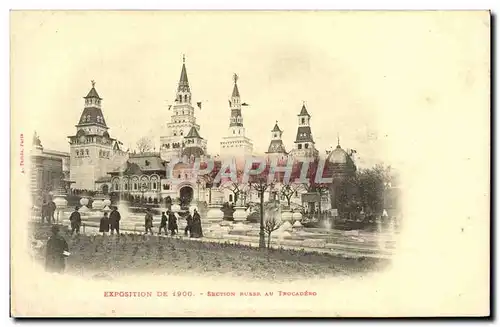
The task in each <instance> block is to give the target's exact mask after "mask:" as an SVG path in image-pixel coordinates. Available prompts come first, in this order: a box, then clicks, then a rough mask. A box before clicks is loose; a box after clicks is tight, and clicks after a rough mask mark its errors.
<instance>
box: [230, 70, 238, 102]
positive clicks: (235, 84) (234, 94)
mask: <svg viewBox="0 0 500 327" xmlns="http://www.w3.org/2000/svg"><path fill="white" fill-rule="evenodd" d="M233 81H234V87H233V94H232V95H231V96H232V97H233V98H235V97H236V98H239V97H240V91H239V90H238V84H237V83H238V75H236V74H234V75H233Z"/></svg>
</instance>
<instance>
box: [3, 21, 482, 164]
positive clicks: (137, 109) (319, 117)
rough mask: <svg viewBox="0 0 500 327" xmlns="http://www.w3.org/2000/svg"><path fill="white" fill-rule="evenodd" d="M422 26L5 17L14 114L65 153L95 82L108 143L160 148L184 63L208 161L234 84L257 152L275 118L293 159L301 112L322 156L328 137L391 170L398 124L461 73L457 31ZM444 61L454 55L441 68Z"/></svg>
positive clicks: (437, 24)
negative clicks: (145, 139) (150, 143)
mask: <svg viewBox="0 0 500 327" xmlns="http://www.w3.org/2000/svg"><path fill="white" fill-rule="evenodd" d="M429 18H430V17H428V15H425V14H420V15H419V14H416V15H407V16H406V15H397V14H391V13H383V14H380V13H379V14H371V13H362V12H361V13H360V12H358V13H349V12H342V13H331V12H330V13H329V12H323V13H314V12H309V13H303V12H302V13H298V12H296V13H287V12H280V13H279V12H269V13H258V14H256V13H252V12H245V13H242V12H240V13H236V12H235V13H223V12H218V13H210V14H207V13H201V12H199V13H168V12H107V13H105V12H100V13H98V12H93V13H92V12H71V13H68V12H66V13H64V12H58V13H55V12H52V13H50V12H46V13H17V14H15V15H13V19H12V39H11V41H12V59H11V60H12V67H13V68H12V87H13V93H12V94H13V96H12V105H13V110H16V108H19V110H23V112H24V113H25V116H24V117H25V118H24V119H25V120H27V121H26V122H24V123H25V124H26V129H27V131H26V134H30V135H31V132H29V128H28V126H29V127H30V128H32V129H35V130H36V131H37V132H38V134H39V135H40V137H41V140H42V143H43V145H44V146H45V147H47V148H51V149H54V150H61V151H69V145H68V141H67V138H66V136H68V135H72V134H74V133H75V131H76V130H75V126H74V125H75V124H76V123H77V121H78V119H79V117H80V114H81V112H82V110H83V104H84V100H83V98H82V97H83V96H85V95H86V94H87V93H88V91H89V89H90V87H91V84H90V81H91V80H95V81H96V89H97V91H98V93H99V95H100V96H101V97H102V98H103V99H104V100H103V102H102V108H103V113H104V116H105V119H106V122H107V124H108V126H109V127H110V134H111V136H112V137H116V138H118V139H119V140H121V141H122V142H123V143H124V144H125V145H126V146H130V147H134V146H135V143H136V141H137V140H138V139H139V138H140V137H141V136H149V137H151V138H152V139H153V140H154V142H155V144H156V148H157V149H158V147H159V140H160V135H164V134H165V130H166V123H167V122H168V121H169V120H170V114H171V112H170V111H168V110H167V108H168V104H172V103H173V100H174V95H175V91H176V88H177V83H178V80H179V76H180V71H181V65H182V55H183V54H185V55H186V66H187V73H188V78H189V83H190V86H191V91H192V93H193V104H195V103H196V102H197V101H201V102H202V103H203V105H202V110H196V117H197V122H198V123H199V124H200V125H201V130H200V134H201V136H202V137H204V138H206V139H208V149H209V152H210V153H211V154H217V153H219V149H220V141H221V138H222V137H223V136H225V135H227V133H228V132H227V131H228V126H229V115H230V110H229V107H228V99H229V97H230V95H231V91H232V75H233V73H237V74H238V75H239V77H240V78H239V81H238V84H239V90H240V94H241V97H242V101H243V102H247V103H249V104H250V106H249V107H243V117H244V124H245V127H246V130H247V136H248V137H250V138H251V139H252V140H253V142H254V149H255V151H256V152H264V151H266V149H267V147H268V145H269V141H270V137H271V132H270V130H271V129H272V128H273V125H274V123H275V121H276V120H278V121H279V126H280V127H281V129H282V130H284V135H283V139H284V142H285V145H286V148H287V150H290V149H291V148H292V146H293V141H294V139H295V134H296V131H297V114H298V113H299V111H300V108H301V106H302V102H303V101H305V103H306V106H307V109H308V111H309V113H310V114H311V115H312V119H311V128H312V132H313V136H314V139H315V141H316V145H317V148H318V149H319V150H320V152H322V153H324V152H325V150H327V149H328V148H329V147H330V146H336V144H337V134H338V135H340V143H341V146H342V147H343V148H352V149H356V150H357V152H358V159H357V160H358V164H361V165H372V164H374V163H376V162H378V161H382V160H383V161H385V162H387V163H389V164H396V165H397V161H398V157H399V156H398V155H395V154H394V153H392V151H391V147H390V144H391V138H392V140H393V141H394V140H395V138H396V137H397V135H398V134H399V133H402V132H404V129H405V125H406V124H411V123H412V121H411V120H410V119H409V118H408V116H406V114H405V113H409V112H411V111H412V110H413V111H414V112H416V111H418V110H420V108H421V107H428V106H430V105H432V104H433V103H436V101H438V100H440V99H439V98H438V95H439V94H438V93H437V92H436V91H435V90H436V89H439V87H440V83H443V78H447V79H450V75H449V74H455V75H457V74H460V73H461V72H460V71H457V67H455V64H457V63H460V60H461V59H462V58H460V54H459V51H460V50H463V47H465V44H464V45H461V44H460V42H459V39H458V38H457V35H462V34H463V32H467V30H465V29H464V30H460V28H461V27H460V26H459V25H457V24H444V21H443V22H441V21H440V20H439V19H435V17H434V18H433V19H429ZM459 18H460V17H457V21H459V20H458V19H459ZM453 28H455V29H457V31H454V30H453ZM450 29H452V30H451V31H450ZM431 32H432V33H431ZM450 32H452V33H451V34H452V37H451V38H450V37H448V35H447V33H450ZM459 32H460V33H459ZM472 40H473V39H472ZM468 45H469V46H470V45H471V44H470V42H469V43H468ZM472 45H473V44H472ZM449 51H454V53H458V54H457V55H456V56H455V57H453V58H449V57H446V56H445V54H446V53H449ZM435 67H440V71H439V72H436V69H435ZM453 76H454V75H452V76H451V79H453ZM441 100H442V99H441ZM17 119H20V118H17ZM28 121H29V122H28ZM421 128H422V131H424V130H425V126H421Z"/></svg>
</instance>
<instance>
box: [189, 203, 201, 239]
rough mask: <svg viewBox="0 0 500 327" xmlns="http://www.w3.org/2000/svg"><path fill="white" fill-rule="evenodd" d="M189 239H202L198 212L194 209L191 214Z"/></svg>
mask: <svg viewBox="0 0 500 327" xmlns="http://www.w3.org/2000/svg"><path fill="white" fill-rule="evenodd" d="M191 237H195V238H199V237H203V230H202V228H201V216H200V214H199V213H198V210H196V209H194V213H193V222H192V227H191Z"/></svg>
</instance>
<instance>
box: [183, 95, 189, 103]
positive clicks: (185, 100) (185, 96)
mask: <svg viewBox="0 0 500 327" xmlns="http://www.w3.org/2000/svg"><path fill="white" fill-rule="evenodd" d="M184 102H188V96H187V94H186V95H184Z"/></svg>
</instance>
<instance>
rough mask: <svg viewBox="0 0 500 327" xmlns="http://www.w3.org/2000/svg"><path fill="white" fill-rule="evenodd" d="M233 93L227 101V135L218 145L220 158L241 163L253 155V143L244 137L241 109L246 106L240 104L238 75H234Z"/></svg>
mask: <svg viewBox="0 0 500 327" xmlns="http://www.w3.org/2000/svg"><path fill="white" fill-rule="evenodd" d="M233 79H234V86H233V93H232V94H231V100H229V107H230V109H231V115H230V119H229V129H228V135H227V136H225V137H224V138H223V139H222V142H221V143H220V156H221V158H222V159H223V160H224V159H227V158H234V159H236V160H237V161H243V160H244V158H245V157H248V156H251V155H252V153H253V143H252V141H251V140H250V139H249V138H248V137H247V136H246V131H245V126H244V125H243V115H242V113H241V107H242V106H244V105H246V104H245V103H243V104H242V103H241V97H240V91H239V89H238V75H236V74H234V77H233Z"/></svg>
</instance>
